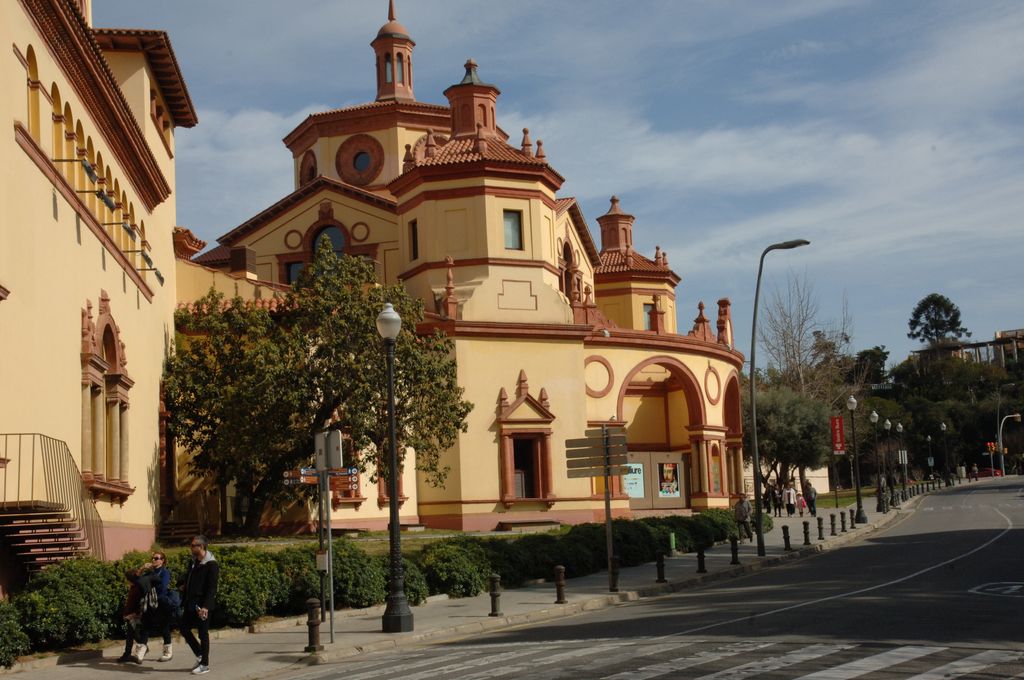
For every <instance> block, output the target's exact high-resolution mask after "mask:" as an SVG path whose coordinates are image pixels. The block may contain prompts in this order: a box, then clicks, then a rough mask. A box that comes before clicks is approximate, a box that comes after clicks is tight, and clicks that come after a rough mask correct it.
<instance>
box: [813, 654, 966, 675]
mask: <svg viewBox="0 0 1024 680" xmlns="http://www.w3.org/2000/svg"><path fill="white" fill-rule="evenodd" d="M945 649H946V648H945V647H917V646H908V647H897V648H896V649H893V650H890V651H888V652H882V653H881V654H875V655H874V656H869V657H865V658H863V659H857V660H856V661H850V662H849V663H844V664H842V665H841V666H835V667H834V668H826V669H825V670H822V671H818V672H817V673H811V674H810V675H805V676H803V677H802V678H800V680H849V678H857V677H860V676H862V675H867V674H868V673H873V672H875V671H880V670H882V669H883V668H889V667H890V666H894V665H896V664H898V663H903V662H904V661H913V660H914V659H919V658H921V657H922V656H928V655H929V654H935V653H936V652H941V651H944V650H945Z"/></svg>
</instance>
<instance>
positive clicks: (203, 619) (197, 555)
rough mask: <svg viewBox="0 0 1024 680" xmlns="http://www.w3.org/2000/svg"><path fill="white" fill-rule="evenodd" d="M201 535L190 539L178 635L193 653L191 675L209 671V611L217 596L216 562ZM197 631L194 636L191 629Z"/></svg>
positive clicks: (218, 567)
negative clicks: (190, 552)
mask: <svg viewBox="0 0 1024 680" xmlns="http://www.w3.org/2000/svg"><path fill="white" fill-rule="evenodd" d="M208 544H209V541H207V540H206V537H205V536H196V537H195V538H193V539H192V560H191V561H190V562H189V563H188V572H187V573H186V574H185V597H184V598H183V599H184V603H183V604H184V612H183V613H182V617H181V636H182V637H183V638H185V642H186V643H188V646H189V648H190V649H191V650H192V653H193V654H195V655H196V665H195V667H194V668H193V669H192V674H193V675H202V674H204V673H209V672H210V611H211V610H212V609H213V603H214V601H215V599H216V597H217V576H218V574H219V573H220V565H219V564H217V560H216V559H214V557H213V553H212V552H210V551H209V550H208V549H207V546H208ZM193 628H195V629H196V631H197V632H198V633H199V640H196V637H195V635H194V634H193V633H192V629H193Z"/></svg>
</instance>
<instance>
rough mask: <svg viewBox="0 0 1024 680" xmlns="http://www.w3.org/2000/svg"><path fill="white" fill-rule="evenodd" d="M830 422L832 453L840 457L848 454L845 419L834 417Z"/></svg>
mask: <svg viewBox="0 0 1024 680" xmlns="http://www.w3.org/2000/svg"><path fill="white" fill-rule="evenodd" d="M829 421H830V423H831V425H832V452H833V453H835V454H836V455H837V456H840V455H842V454H844V453H846V433H845V431H844V430H843V417H842V416H832V417H831V418H830V419H829Z"/></svg>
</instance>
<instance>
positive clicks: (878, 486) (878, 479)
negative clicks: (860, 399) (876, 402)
mask: <svg viewBox="0 0 1024 680" xmlns="http://www.w3.org/2000/svg"><path fill="white" fill-rule="evenodd" d="M868 420H870V421H871V429H873V430H874V432H875V512H882V513H884V512H886V511H887V508H886V507H885V492H883V491H882V466H881V464H880V463H879V457H878V413H876V412H875V411H872V412H871V415H869V416H868ZM857 521H858V522H859V521H860V520H857ZM865 521H867V520H865Z"/></svg>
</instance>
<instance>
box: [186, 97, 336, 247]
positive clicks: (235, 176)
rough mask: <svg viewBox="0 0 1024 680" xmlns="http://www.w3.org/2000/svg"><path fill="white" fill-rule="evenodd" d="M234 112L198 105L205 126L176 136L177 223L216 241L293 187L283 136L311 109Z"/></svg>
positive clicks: (321, 108)
mask: <svg viewBox="0 0 1024 680" xmlns="http://www.w3.org/2000/svg"><path fill="white" fill-rule="evenodd" d="M323 108H325V107H323V106H317V105H313V106H307V107H304V108H303V109H301V110H299V111H296V112H294V113H289V114H287V115H280V114H277V113H273V112H271V111H259V110H243V111H239V112H235V113H227V112H224V111H218V110H211V109H200V110H199V112H198V113H199V118H200V120H201V121H202V124H201V125H198V126H196V127H195V128H193V129H192V130H184V131H182V130H179V131H178V137H177V140H176V141H177V151H178V155H177V161H178V166H177V173H178V175H177V186H178V196H177V202H178V203H177V204H178V221H179V223H180V224H183V225H185V226H188V227H189V228H190V229H192V231H193V232H194V233H195V234H196V235H197V236H199V237H200V238H202V239H204V240H206V241H208V242H210V245H213V243H214V241H215V240H216V238H217V237H218V236H222V235H224V234H225V233H227V232H228V231H229V230H231V229H233V228H234V227H236V226H238V225H239V224H241V223H242V222H244V221H245V220H247V219H248V218H250V217H252V216H253V215H255V214H256V213H258V212H259V211H260V210H262V209H263V208H266V207H267V206H268V205H270V204H271V203H273V202H275V201H277V200H279V199H281V198H283V197H284V196H285V195H287V194H288V193H290V192H291V191H292V190H293V189H294V186H293V179H292V177H293V175H292V160H291V153H290V152H289V151H288V149H287V148H285V146H284V144H282V143H281V139H282V138H283V137H284V136H285V135H286V134H287V133H288V132H290V131H291V130H292V129H294V128H295V126H296V125H298V123H299V122H300V121H302V120H303V119H304V118H305V117H306V116H307V115H309V113H311V112H312V111H317V110H323Z"/></svg>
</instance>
